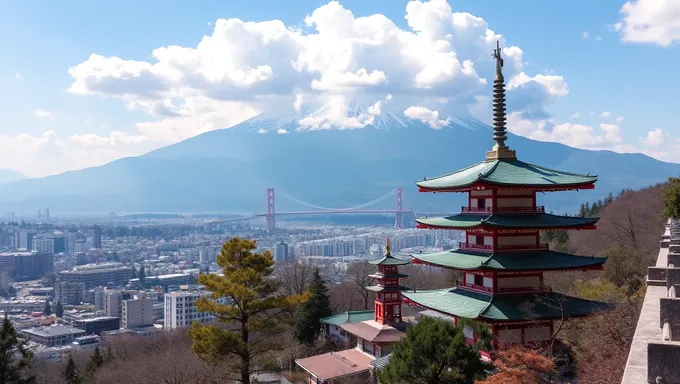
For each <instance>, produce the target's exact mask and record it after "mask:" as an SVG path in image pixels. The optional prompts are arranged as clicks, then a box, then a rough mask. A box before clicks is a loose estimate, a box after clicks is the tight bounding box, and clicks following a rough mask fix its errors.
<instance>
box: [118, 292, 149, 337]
mask: <svg viewBox="0 0 680 384" xmlns="http://www.w3.org/2000/svg"><path fill="white" fill-rule="evenodd" d="M151 325H153V300H151V299H149V298H145V297H136V298H134V299H129V300H123V308H122V317H121V326H122V327H123V328H126V329H130V328H141V327H148V326H151Z"/></svg>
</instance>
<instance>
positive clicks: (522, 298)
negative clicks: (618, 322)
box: [402, 288, 611, 321]
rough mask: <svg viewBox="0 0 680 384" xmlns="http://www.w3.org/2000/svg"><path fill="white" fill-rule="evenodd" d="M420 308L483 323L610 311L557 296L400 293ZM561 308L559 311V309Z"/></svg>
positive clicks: (456, 290)
mask: <svg viewBox="0 0 680 384" xmlns="http://www.w3.org/2000/svg"><path fill="white" fill-rule="evenodd" d="M402 296H403V297H404V298H406V299H408V300H410V301H412V302H414V303H416V304H418V305H420V306H422V307H425V308H427V309H431V310H434V311H437V312H440V313H444V314H447V315H451V316H456V317H464V318H468V319H482V320H486V321H529V320H550V319H558V318H561V317H562V316H563V315H564V316H565V317H581V316H587V315H590V314H592V313H596V312H599V311H603V310H607V309H611V306H610V305H609V304H606V303H600V302H596V301H591V300H585V299H579V298H576V297H570V296H566V295H562V294H560V293H556V292H536V293H531V294H527V293H521V294H520V293H518V294H502V295H489V294H484V293H478V292H472V291H469V290H467V289H462V288H448V289H438V290H429V291H410V292H402ZM560 308H561V309H560Z"/></svg>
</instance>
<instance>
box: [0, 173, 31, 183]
mask: <svg viewBox="0 0 680 384" xmlns="http://www.w3.org/2000/svg"><path fill="white" fill-rule="evenodd" d="M25 178H26V176H25V175H24V174H23V173H21V172H17V171H12V170H9V169H0V184H5V183H9V182H12V181H17V180H22V179H25Z"/></svg>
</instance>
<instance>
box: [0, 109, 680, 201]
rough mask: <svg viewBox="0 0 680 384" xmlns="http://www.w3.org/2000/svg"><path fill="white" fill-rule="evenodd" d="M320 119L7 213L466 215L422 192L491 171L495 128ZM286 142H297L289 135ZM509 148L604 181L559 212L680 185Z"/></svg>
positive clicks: (244, 137)
mask: <svg viewBox="0 0 680 384" xmlns="http://www.w3.org/2000/svg"><path fill="white" fill-rule="evenodd" d="M371 104H372V103H358V104H355V105H353V104H351V103H350V104H349V105H348V108H347V111H348V112H349V115H350V117H356V116H360V115H362V114H364V115H365V114H366V113H367V110H368V108H369V107H370V106H371ZM318 108H319V107H318V106H315V105H312V104H303V105H302V108H301V109H300V112H295V110H294V109H293V108H292V106H291V105H288V106H281V107H280V108H276V109H273V110H272V111H268V112H266V113H263V114H261V115H259V116H256V117H254V118H252V119H249V120H247V121H245V122H243V123H241V124H238V125H236V126H234V127H232V128H229V129H223V130H216V131H211V132H207V133H204V134H201V135H198V136H196V137H193V138H190V139H188V140H185V141H182V142H179V143H176V144H173V145H170V146H167V147H164V148H160V149H158V150H155V151H152V152H150V153H148V154H146V155H143V156H139V157H135V158H125V159H120V160H116V161H113V162H111V163H109V164H106V165H103V166H99V167H93V168H88V169H84V170H80V171H71V172H66V173H64V174H61V175H55V176H49V177H45V178H41V179H27V180H21V181H17V182H12V183H9V184H6V185H0V212H2V211H8V210H12V211H16V212H35V210H37V209H39V208H41V207H42V208H44V207H50V209H51V210H52V212H68V213H106V212H110V211H115V212H119V213H124V212H234V213H248V214H252V213H253V212H263V211H264V210H265V208H266V207H265V191H266V188H268V187H274V188H276V189H277V190H279V191H285V192H286V193H287V194H288V195H291V196H295V197H296V198H298V199H301V200H304V201H307V202H310V203H314V204H317V205H320V206H330V207H348V206H354V205H357V204H361V203H364V202H367V201H370V200H373V199H375V198H376V197H379V196H381V195H383V194H385V193H386V192H388V191H390V190H391V189H393V188H395V187H403V188H404V193H405V196H406V202H407V204H409V208H413V209H415V210H419V211H442V210H445V211H456V210H458V209H460V205H462V204H463V202H464V201H463V196H462V195H461V194H436V195H435V194H424V193H417V188H416V187H415V181H416V180H422V179H423V177H433V176H438V175H442V174H445V173H449V172H452V171H455V170H458V169H461V168H463V167H466V166H468V165H471V164H473V163H476V162H479V161H482V160H483V159H484V154H485V152H486V151H487V150H489V149H490V148H491V146H492V144H493V141H492V139H491V137H492V134H491V129H490V127H489V126H487V125H485V124H483V123H481V122H479V121H477V120H475V119H472V118H470V117H467V116H465V115H462V117H461V118H453V119H452V120H451V123H450V126H448V127H444V128H442V129H438V130H435V129H432V128H430V126H428V124H426V123H424V122H422V121H419V120H411V119H408V118H406V117H405V116H403V109H402V108H403V105H399V104H397V103H394V102H393V100H389V101H387V102H385V103H384V105H382V110H381V113H380V114H379V115H377V116H375V119H374V120H373V121H372V124H371V125H367V126H366V127H364V128H357V129H346V130H337V129H310V128H309V127H301V126H300V124H299V120H300V119H301V118H302V116H307V115H309V114H312V115H313V114H315V113H317V112H318V111H319V109H318ZM291 111H292V112H291ZM317 114H318V113H317ZM442 116H443V117H442V118H445V117H446V115H442ZM282 130H285V134H279V133H277V132H281V133H283V131H282ZM261 132H265V133H261ZM508 145H510V147H511V148H513V149H515V150H517V155H518V158H519V159H521V160H523V161H526V162H530V163H534V164H539V165H542V166H545V167H549V168H554V169H559V170H563V171H571V172H578V173H590V174H597V175H599V176H600V179H599V181H598V183H597V184H596V189H595V190H592V191H581V192H579V193H578V194H575V193H572V192H556V193H549V194H545V195H542V196H540V197H539V203H540V204H543V205H546V206H547V208H548V209H553V210H555V211H557V212H561V211H570V212H575V211H576V210H577V209H578V206H579V205H580V204H581V202H583V201H586V200H590V201H592V200H594V199H598V198H603V197H604V196H606V195H607V194H608V193H609V192H612V191H613V192H616V191H619V190H621V189H622V188H642V187H647V186H649V185H652V184H655V183H657V182H662V181H665V180H666V178H667V177H668V176H673V175H680V164H672V163H665V162H662V161H658V160H655V159H652V158H650V157H648V156H645V155H641V154H618V153H614V152H611V151H586V150H581V149H575V148H571V147H567V146H565V145H562V144H557V143H547V142H538V141H533V140H530V139H527V138H524V137H519V136H515V135H510V138H509V140H508Z"/></svg>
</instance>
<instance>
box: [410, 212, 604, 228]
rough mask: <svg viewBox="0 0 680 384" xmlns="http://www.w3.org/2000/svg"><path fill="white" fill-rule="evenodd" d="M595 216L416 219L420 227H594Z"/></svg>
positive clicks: (467, 215) (468, 215)
mask: <svg viewBox="0 0 680 384" xmlns="http://www.w3.org/2000/svg"><path fill="white" fill-rule="evenodd" d="M598 220H599V218H597V217H577V216H560V215H553V214H549V213H516V214H502V213H482V214H479V213H474V214H472V213H459V214H456V215H452V216H447V217H433V218H424V219H422V218H421V219H416V222H417V223H418V227H420V228H435V229H438V228H440V229H463V230H464V229H473V228H516V229H571V228H578V229H595V223H597V221H598Z"/></svg>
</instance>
